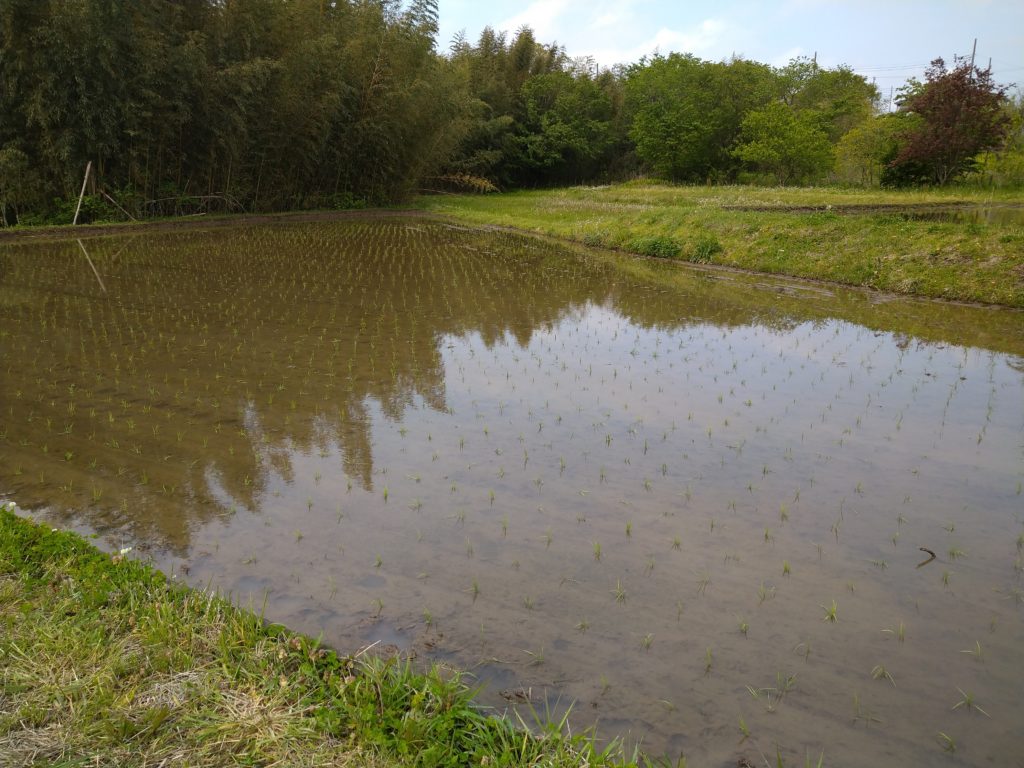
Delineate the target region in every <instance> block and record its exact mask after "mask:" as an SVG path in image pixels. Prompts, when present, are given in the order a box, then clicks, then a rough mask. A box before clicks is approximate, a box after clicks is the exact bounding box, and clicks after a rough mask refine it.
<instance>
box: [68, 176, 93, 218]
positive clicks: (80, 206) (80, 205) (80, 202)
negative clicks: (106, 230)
mask: <svg viewBox="0 0 1024 768" xmlns="http://www.w3.org/2000/svg"><path fill="white" fill-rule="evenodd" d="M91 170H92V160H90V161H89V162H88V163H86V164H85V178H84V179H82V191H81V192H79V193H78V205H77V206H76V207H75V220H74V221H72V222H71V226H75V225H76V224H77V223H78V212H79V211H81V210H82V198H83V197H85V185H86V184H87V183H88V182H89V171H91Z"/></svg>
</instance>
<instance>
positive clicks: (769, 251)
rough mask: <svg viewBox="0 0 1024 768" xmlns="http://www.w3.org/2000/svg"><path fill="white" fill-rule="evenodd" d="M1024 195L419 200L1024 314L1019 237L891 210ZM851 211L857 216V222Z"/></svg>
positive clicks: (557, 230) (743, 192) (466, 215)
mask: <svg viewBox="0 0 1024 768" xmlns="http://www.w3.org/2000/svg"><path fill="white" fill-rule="evenodd" d="M1021 202H1024V196H1021V195H1020V193H1008V192H998V191H997V192H995V193H992V192H987V191H986V192H982V191H972V190H939V191H927V192H923V191H910V192H903V191H879V190H840V189H815V188H794V189H788V188H762V187H675V186H667V185H659V184H651V183H639V182H631V183H627V184H619V185H614V186H608V187H575V188H570V189H558V190H542V191H530V192H513V193H506V194H497V195H487V196H469V195H465V196H463V195H459V196H444V197H424V198H420V200H419V204H420V206H421V207H422V208H424V209H426V210H428V211H431V212H434V213H440V214H445V215H448V216H451V217H454V218H457V219H459V220H461V221H464V222H467V223H470V224H476V225H497V226H507V227H515V228H519V229H525V230H531V231H535V232H541V233H543V234H547V235H551V236H555V237H561V238H566V239H570V240H575V241H578V242H582V243H586V244H588V245H598V246H603V247H607V248H615V249H623V250H627V251H631V252H635V253H640V254H644V255H650V256H667V257H672V258H679V259H683V260H688V261H691V262H697V263H704V264H715V265H721V266H727V267H736V268H740V269H745V270H752V271H757V272H767V273H773V274H783V275H790V276H794V277H801V278H811V279H818V280H828V281H832V282H837V283H844V284H847V285H856V286H864V287H870V288H875V289H880V290H885V291H892V292H895V293H903V294H909V295H916V296H924V297H929V298H941V299H947V300H959V301H976V302H983V303H989V304H1004V305H1007V306H1013V307H1024V226H1022V225H1013V226H1006V225H1004V226H994V225H988V224H983V223H971V222H955V221H934V220H933V221H929V220H908V219H906V218H905V217H903V216H900V215H897V214H895V213H893V212H892V211H887V210H886V207H889V206H904V205H955V204H982V203H994V204H1013V203H1021ZM850 211H856V212H857V213H856V214H851V213H850Z"/></svg>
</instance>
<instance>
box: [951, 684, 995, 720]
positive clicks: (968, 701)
mask: <svg viewBox="0 0 1024 768" xmlns="http://www.w3.org/2000/svg"><path fill="white" fill-rule="evenodd" d="M957 691H959V692H960V701H958V702H957V703H956V704H954V705H953V711H956V710H958V709H960V707H963V708H964V709H965V710H966V711H967V712H980V713H981V714H983V715H984V716H985V717H991V715H989V713H988V712H986V711H985V710H984V709H982V708H981V707H979V706H978V703H977V702H976V701H975V700H974V694H971V693H967V692H965V691H964V690H963V689H962V688H957Z"/></svg>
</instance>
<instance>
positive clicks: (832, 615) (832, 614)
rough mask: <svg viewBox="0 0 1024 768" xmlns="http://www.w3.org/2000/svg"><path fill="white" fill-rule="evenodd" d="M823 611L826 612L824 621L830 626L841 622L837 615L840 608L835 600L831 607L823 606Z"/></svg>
mask: <svg viewBox="0 0 1024 768" xmlns="http://www.w3.org/2000/svg"><path fill="white" fill-rule="evenodd" d="M821 609H822V610H823V611H825V616H824V618H822V621H827V622H829V623H830V624H835V623H836V622H837V621H839V618H838V616H837V615H836V613H837V611H838V608H837V606H836V601H835V600H833V601H832V604H831V605H823V606H821Z"/></svg>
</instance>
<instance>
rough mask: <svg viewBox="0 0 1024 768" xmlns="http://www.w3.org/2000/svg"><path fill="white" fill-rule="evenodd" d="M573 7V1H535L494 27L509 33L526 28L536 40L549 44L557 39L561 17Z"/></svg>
mask: <svg viewBox="0 0 1024 768" xmlns="http://www.w3.org/2000/svg"><path fill="white" fill-rule="evenodd" d="M573 5H576V3H575V2H574V0H537V2H533V3H530V5H528V6H527V7H526V9H525V10H524V11H521V12H520V13H517V14H516V15H515V16H510V17H509V18H507V19H505V20H504V21H502V22H501V23H500V24H497V25H496V26H497V28H498V29H503V30H508V31H509V32H515V31H516V30H518V29H519V28H520V27H523V26H527V27H530V29H532V30H533V33H534V36H535V37H536V38H537V39H538V40H543V41H545V42H549V41H551V40H553V39H555V38H557V37H559V34H558V33H559V31H560V29H561V25H560V23H559V22H560V21H561V17H562V16H564V15H565V14H566V13H567V12H569V11H571V10H572V6H573Z"/></svg>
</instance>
